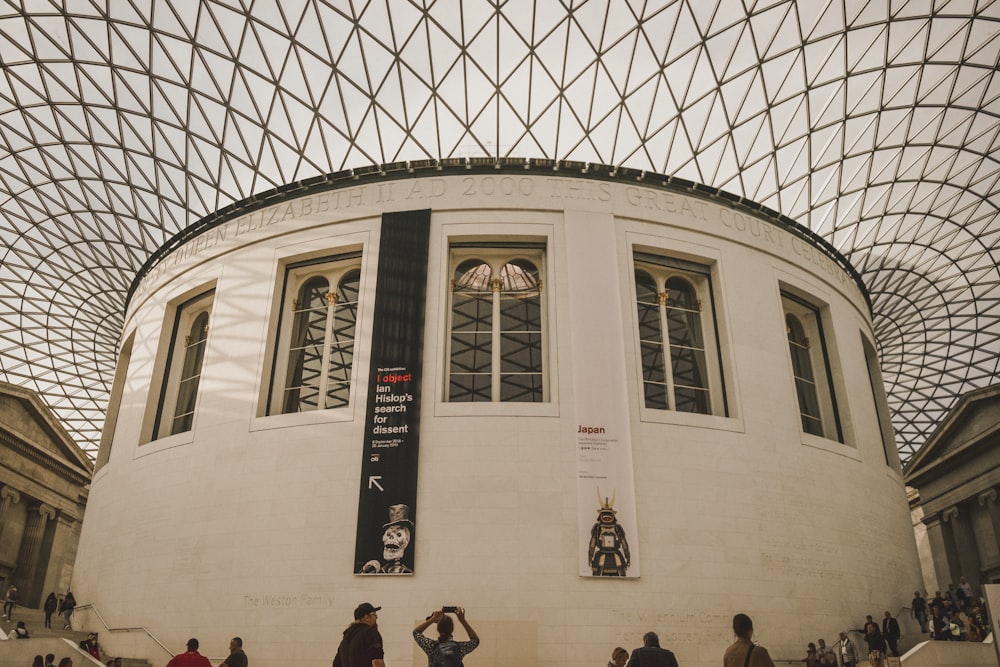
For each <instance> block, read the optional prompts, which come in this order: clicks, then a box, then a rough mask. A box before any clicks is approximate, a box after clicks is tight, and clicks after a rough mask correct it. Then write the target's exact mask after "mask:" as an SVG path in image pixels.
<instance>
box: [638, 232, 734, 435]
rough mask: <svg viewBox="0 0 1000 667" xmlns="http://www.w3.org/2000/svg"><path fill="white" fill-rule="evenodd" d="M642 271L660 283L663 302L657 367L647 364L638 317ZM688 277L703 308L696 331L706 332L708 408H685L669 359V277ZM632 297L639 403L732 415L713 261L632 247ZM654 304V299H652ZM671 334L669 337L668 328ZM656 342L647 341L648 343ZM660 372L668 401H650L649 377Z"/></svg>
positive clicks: (654, 408) (653, 407)
mask: <svg viewBox="0 0 1000 667" xmlns="http://www.w3.org/2000/svg"><path fill="white" fill-rule="evenodd" d="M640 271H641V272H643V273H645V274H646V275H648V276H649V277H650V278H651V279H652V280H653V281H654V283H655V286H656V291H657V296H658V303H657V311H658V325H659V326H658V334H659V342H660V344H661V345H662V349H661V358H662V361H663V363H662V365H660V366H659V367H658V368H656V369H653V368H652V367H651V366H650V364H647V362H646V359H645V358H644V355H643V352H642V350H643V346H644V341H643V339H642V328H643V327H642V324H641V322H640V320H639V312H640V296H639V286H638V273H639V272H640ZM677 280H680V281H683V282H684V283H685V284H687V285H689V286H690V287H691V289H692V291H693V293H694V295H695V296H696V298H697V303H696V304H694V305H695V307H696V310H697V311H698V317H697V319H698V323H697V324H698V326H699V331H697V333H698V334H699V335H700V337H701V346H700V349H701V350H702V354H703V359H702V364H703V368H702V371H703V373H704V376H705V377H704V381H703V384H702V387H703V388H702V389H701V390H702V391H703V392H704V393H703V396H704V397H705V398H706V406H705V407H706V409H704V410H684V409H678V405H677V392H676V391H675V384H674V372H673V364H672V363H666V360H667V359H672V358H673V356H672V355H673V354H674V352H675V350H674V349H673V347H672V346H671V342H670V336H669V331H670V330H671V327H670V319H671V317H670V313H669V312H668V311H669V310H670V309H671V304H670V303H669V301H670V300H669V298H668V296H667V292H668V290H667V288H666V285H667V283H668V281H670V282H674V281H677ZM632 288H633V292H632V296H633V303H632V307H631V311H632V317H633V318H634V319H635V322H636V327H637V328H636V349H637V350H638V355H637V360H638V366H639V381H640V389H639V395H640V405H641V406H642V408H643V409H644V410H652V411H656V412H671V413H678V414H680V413H690V414H692V415H712V416H718V417H728V416H729V402H728V397H727V392H726V382H725V372H724V368H723V360H722V344H721V336H720V332H719V318H718V314H717V312H716V298H715V290H714V288H713V282H712V262H710V261H705V262H697V261H691V260H688V259H681V258H679V257H676V256H673V255H671V254H670V253H669V252H667V251H664V250H655V251H654V250H649V249H642V250H640V249H638V248H633V251H632ZM647 305H649V304H647ZM664 331H667V332H668V335H667V336H664V335H663V332H664ZM652 342H654V341H645V343H647V344H649V343H652ZM654 374H659V375H660V376H662V377H663V384H664V385H665V390H664V397H665V399H666V405H665V406H659V405H650V401H649V398H650V397H649V395H648V393H647V389H648V384H649V383H650V381H649V378H650V377H651V376H652V375H654Z"/></svg>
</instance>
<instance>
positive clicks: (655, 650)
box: [625, 632, 678, 667]
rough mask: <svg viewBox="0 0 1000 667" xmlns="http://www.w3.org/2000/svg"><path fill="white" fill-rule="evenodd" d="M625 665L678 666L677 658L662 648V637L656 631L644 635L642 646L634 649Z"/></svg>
mask: <svg viewBox="0 0 1000 667" xmlns="http://www.w3.org/2000/svg"><path fill="white" fill-rule="evenodd" d="M625 667H678V666H677V658H675V657H674V654H673V653H672V652H670V651H668V650H667V649H665V648H660V638H659V637H657V636H656V633H655V632H647V633H646V634H644V635H643V636H642V648H637V649H635V650H634V651H632V657H630V658H629V659H628V663H627V664H626V665H625Z"/></svg>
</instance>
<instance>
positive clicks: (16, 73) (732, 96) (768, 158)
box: [0, 0, 1000, 461]
mask: <svg viewBox="0 0 1000 667" xmlns="http://www.w3.org/2000/svg"><path fill="white" fill-rule="evenodd" d="M998 58H1000V0H815V1H813V0H810V1H808V2H807V1H804V0H802V1H798V2H796V1H793V0H756V1H755V0H659V1H657V0H560V1H556V0H535V1H532V0H507V1H503V0H493V1H485V0H465V1H460V0H436V1H435V0H370V1H357V2H351V1H348V0H337V1H335V0H254V1H251V0H229V1H227V0H202V1H200V2H198V1H195V0H174V1H165V0H101V1H98V0H89V1H87V0H80V1H79V2H57V1H55V0H52V1H51V2H43V1H42V0H37V1H32V2H23V3H22V2H15V1H14V0H5V1H4V2H2V3H0V60H2V76H0V211H2V213H0V379H3V380H5V381H7V382H11V383H14V384H17V385H21V386H26V387H30V388H32V389H35V390H37V391H38V392H39V393H40V394H41V396H42V397H43V399H44V400H45V401H46V402H47V404H48V405H49V406H50V407H51V408H52V409H53V411H54V412H55V414H56V415H57V416H58V417H59V418H60V419H61V421H62V423H63V424H64V425H65V427H66V429H67V430H68V431H69V432H70V434H71V435H72V436H74V437H75V438H76V439H77V441H78V442H79V443H80V444H81V446H82V447H83V448H84V449H85V450H86V451H87V452H88V453H89V454H90V456H92V457H93V456H95V455H96V448H97V443H98V441H99V437H100V429H101V426H102V423H103V418H104V415H103V410H104V408H105V405H106V403H107V400H108V393H109V389H110V384H111V380H112V376H113V374H114V366H115V358H116V348H117V343H118V336H119V333H120V327H121V324H122V321H123V307H124V303H125V299H126V293H127V290H128V287H129V285H130V283H131V281H132V279H133V277H134V276H135V274H136V272H137V270H138V269H139V268H140V267H141V266H142V264H143V262H144V261H145V260H146V259H147V258H148V257H149V256H150V255H151V254H152V253H153V252H154V251H155V250H156V249H157V248H158V247H159V246H160V245H161V244H163V243H164V242H165V241H167V239H169V238H170V237H171V236H173V235H174V234H176V233H178V232H179V231H181V230H182V229H184V228H186V227H187V226H189V225H191V224H193V223H195V222H196V221H198V220H199V219H200V218H202V217H203V216H205V215H207V214H210V213H212V212H213V211H216V210H218V209H221V208H223V207H225V206H227V205H229V204H231V203H233V202H236V201H239V200H242V199H245V198H247V197H249V196H251V195H253V194H254V193H258V192H262V191H265V190H270V189H272V188H275V187H278V186H281V185H283V184H286V183H291V182H294V181H298V180H302V179H305V178H309V177H312V176H317V175H321V174H326V173H330V172H336V171H340V170H343V169H347V168H352V167H362V166H367V165H373V164H383V163H387V162H397V161H405V160H422V159H439V158H453V157H510V156H516V157H529V158H543V159H555V160H574V161H582V162H593V163H602V164H608V165H614V166H622V167H631V168H636V169H644V170H650V171H655V172H658V173H664V174H669V175H671V176H677V177H680V178H684V179H688V180H691V181H695V182H700V183H705V184H707V185H710V186H713V187H716V188H720V189H722V190H725V191H728V192H730V193H733V194H736V195H739V196H743V197H746V198H748V199H751V200H753V201H756V202H759V203H761V204H763V205H765V206H767V207H769V208H771V209H774V210H775V211H779V212H780V213H782V214H784V215H787V216H789V217H791V218H792V219H794V220H796V221H798V222H799V223H801V224H802V225H804V226H806V227H808V228H809V229H811V230H813V231H814V232H816V233H817V234H819V235H821V236H822V237H823V238H825V239H826V240H827V241H829V242H830V243H831V244H832V245H833V246H834V247H836V248H837V249H838V250H839V251H840V252H841V253H843V254H844V255H845V256H846V257H847V258H848V259H849V260H850V261H851V262H852V263H853V265H854V266H855V267H856V268H857V270H858V271H859V273H860V274H861V276H862V277H863V279H864V282H865V284H866V285H867V287H868V290H869V291H870V294H871V297H872V302H873V308H874V321H875V328H876V332H877V335H878V339H879V355H880V360H881V363H882V369H883V375H884V379H885V383H886V389H887V392H888V395H889V401H890V407H891V409H892V411H893V416H894V426H895V430H896V435H897V439H898V443H899V448H900V455H901V457H902V459H903V460H904V461H905V460H907V459H908V458H909V457H910V456H911V455H912V454H913V453H914V451H915V450H916V448H917V447H919V446H920V445H921V444H922V443H923V441H924V440H925V439H926V438H927V437H928V435H929V434H930V433H931V432H932V431H933V429H934V428H935V427H936V425H937V424H938V423H939V421H940V420H941V419H942V417H943V416H944V415H945V413H946V412H947V410H948V409H949V408H950V407H951V406H952V405H953V403H954V401H955V400H956V398H957V396H958V395H959V394H961V393H962V392H965V391H968V390H971V389H974V388H978V387H982V386H985V385H988V384H991V383H993V382H995V381H996V375H997V370H998V360H1000V271H998V268H997V263H998V259H1000V218H998V210H997V209H998V206H1000V153H998V149H1000V73H998V67H1000V62H998Z"/></svg>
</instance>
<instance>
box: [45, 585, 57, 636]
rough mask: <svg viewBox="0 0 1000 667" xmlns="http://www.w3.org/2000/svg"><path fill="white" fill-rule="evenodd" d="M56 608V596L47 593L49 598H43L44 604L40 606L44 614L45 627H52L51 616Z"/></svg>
mask: <svg viewBox="0 0 1000 667" xmlns="http://www.w3.org/2000/svg"><path fill="white" fill-rule="evenodd" d="M58 606H59V601H58V600H57V599H56V594H55V593H49V597H47V598H45V604H43V605H42V610H43V611H44V612H45V627H47V628H51V627H52V614H54V613H56V608H57V607H58Z"/></svg>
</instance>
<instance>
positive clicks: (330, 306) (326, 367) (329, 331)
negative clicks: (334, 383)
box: [316, 283, 337, 410]
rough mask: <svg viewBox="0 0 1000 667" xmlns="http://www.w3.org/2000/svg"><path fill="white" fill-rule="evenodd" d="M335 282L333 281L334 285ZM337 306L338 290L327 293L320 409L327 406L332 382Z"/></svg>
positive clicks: (318, 407) (318, 399) (318, 404)
mask: <svg viewBox="0 0 1000 667" xmlns="http://www.w3.org/2000/svg"><path fill="white" fill-rule="evenodd" d="M333 284H335V283H331V285H333ZM336 308H337V294H336V292H327V293H326V329H325V331H324V333H323V362H322V364H321V368H322V372H321V373H320V376H319V396H317V397H316V407H317V409H319V410H325V409H326V408H327V404H326V401H327V391H328V386H329V382H330V347H331V345H332V344H333V321H334V317H333V314H334V310H336Z"/></svg>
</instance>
